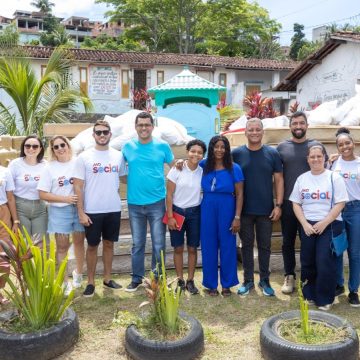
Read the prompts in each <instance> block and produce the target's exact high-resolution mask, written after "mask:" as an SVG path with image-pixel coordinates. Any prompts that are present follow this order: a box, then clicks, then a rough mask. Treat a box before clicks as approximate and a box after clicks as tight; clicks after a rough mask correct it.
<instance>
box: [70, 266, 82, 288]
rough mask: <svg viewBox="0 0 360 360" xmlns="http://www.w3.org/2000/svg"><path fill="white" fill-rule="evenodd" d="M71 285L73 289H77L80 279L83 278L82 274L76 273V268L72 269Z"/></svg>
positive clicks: (79, 285)
mask: <svg viewBox="0 0 360 360" xmlns="http://www.w3.org/2000/svg"><path fill="white" fill-rule="evenodd" d="M72 278H73V279H72V286H73V287H74V288H75V289H78V288H80V287H81V283H82V280H83V276H82V274H78V273H77V272H76V270H74V271H73V272H72Z"/></svg>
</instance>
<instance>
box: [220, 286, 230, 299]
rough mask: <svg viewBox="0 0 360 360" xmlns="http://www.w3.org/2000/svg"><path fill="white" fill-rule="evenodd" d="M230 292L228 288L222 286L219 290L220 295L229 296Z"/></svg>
mask: <svg viewBox="0 0 360 360" xmlns="http://www.w3.org/2000/svg"><path fill="white" fill-rule="evenodd" d="M231 294H232V292H231V290H230V289H227V288H224V289H222V290H221V295H222V296H223V297H229V296H231Z"/></svg>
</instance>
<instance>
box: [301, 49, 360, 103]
mask: <svg viewBox="0 0 360 360" xmlns="http://www.w3.org/2000/svg"><path fill="white" fill-rule="evenodd" d="M359 82H360V44H358V43H350V42H348V43H345V44H342V45H340V46H339V47H338V48H337V49H335V50H334V51H333V52H332V53H330V54H329V55H328V56H326V57H325V58H324V59H323V60H322V62H321V64H318V65H316V66H314V67H313V68H312V69H311V70H310V71H309V72H308V73H307V74H306V75H304V76H303V77H302V78H301V79H300V81H299V83H298V85H297V93H296V98H297V101H299V102H300V108H302V107H304V108H306V109H309V108H310V106H311V105H312V104H314V103H323V102H325V101H332V100H338V105H339V104H341V103H343V102H344V101H346V100H347V99H349V98H351V97H352V96H354V95H355V84H357V83H359Z"/></svg>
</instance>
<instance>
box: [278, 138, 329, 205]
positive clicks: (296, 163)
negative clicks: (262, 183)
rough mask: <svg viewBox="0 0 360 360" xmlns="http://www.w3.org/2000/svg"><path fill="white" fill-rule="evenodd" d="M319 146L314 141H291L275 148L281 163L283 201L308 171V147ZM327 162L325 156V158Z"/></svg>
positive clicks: (287, 198) (286, 141)
mask: <svg viewBox="0 0 360 360" xmlns="http://www.w3.org/2000/svg"><path fill="white" fill-rule="evenodd" d="M316 144H320V145H322V144H321V143H319V142H318V141H316V140H308V139H307V140H305V141H304V142H302V143H296V142H294V141H292V140H285V141H283V142H281V143H280V144H279V145H278V146H277V151H278V152H279V154H280V157H281V161H282V163H283V174H284V187H285V190H284V199H285V200H289V197H290V195H291V192H292V190H293V188H294V185H295V181H296V179H297V178H298V177H299V176H300V175H301V174H303V173H305V172H306V171H309V170H310V167H309V165H308V163H307V154H308V148H309V146H312V145H316ZM326 160H327V156H326Z"/></svg>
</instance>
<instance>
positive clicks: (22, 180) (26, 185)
mask: <svg viewBox="0 0 360 360" xmlns="http://www.w3.org/2000/svg"><path fill="white" fill-rule="evenodd" d="M45 164H46V162H45V161H42V162H40V163H37V164H36V165H29V164H27V163H26V162H25V160H24V158H22V157H20V158H17V159H14V160H12V161H11V162H10V164H9V170H10V172H11V175H12V177H13V180H14V184H15V190H14V194H15V195H16V196H18V197H21V198H23V199H27V200H39V192H38V190H37V185H38V182H39V180H40V174H41V173H42V171H43V170H44V167H45Z"/></svg>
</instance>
